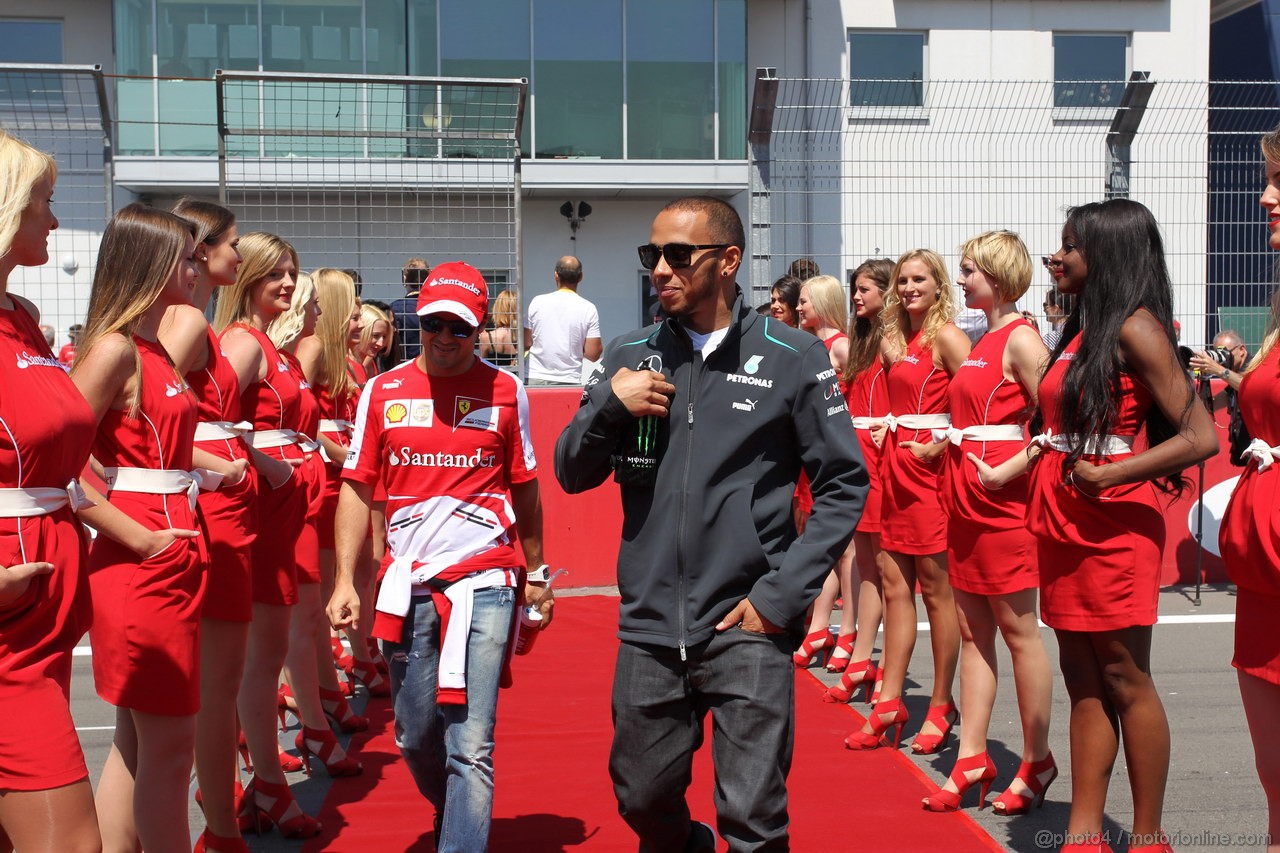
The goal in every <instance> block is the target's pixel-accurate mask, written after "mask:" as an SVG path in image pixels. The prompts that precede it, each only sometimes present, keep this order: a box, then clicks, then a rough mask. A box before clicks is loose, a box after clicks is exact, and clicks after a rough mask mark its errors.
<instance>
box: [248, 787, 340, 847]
mask: <svg viewBox="0 0 1280 853" xmlns="http://www.w3.org/2000/svg"><path fill="white" fill-rule="evenodd" d="M264 800H265V801H267V802H269V803H271V805H270V806H269V807H268V806H265V805H263V801H264ZM291 812H292V813H293V816H292V817H285V815H287V814H290V813H291ZM239 821H240V831H241V832H248V831H249V830H253V831H254V832H256V833H257V834H258V835H261V834H262V828H263V827H264V826H265V827H266V828H267V829H270V828H271V827H272V826H274V827H276V829H278V830H280V834H281V835H282V836H284V837H285V838H314V837H315V836H317V835H319V834H320V821H318V820H316V819H315V818H313V817H311V816H310V815H308V814H304V813H303V811H302V809H300V808H299V807H298V803H297V801H296V800H294V798H293V792H292V791H290V790H289V786H288V785H276V784H273V783H271V782H264V781H262V780H261V779H259V778H258V777H257V776H254V777H253V778H252V779H250V780H249V784H248V785H247V786H245V789H244V805H243V806H241V807H240V817H239Z"/></svg>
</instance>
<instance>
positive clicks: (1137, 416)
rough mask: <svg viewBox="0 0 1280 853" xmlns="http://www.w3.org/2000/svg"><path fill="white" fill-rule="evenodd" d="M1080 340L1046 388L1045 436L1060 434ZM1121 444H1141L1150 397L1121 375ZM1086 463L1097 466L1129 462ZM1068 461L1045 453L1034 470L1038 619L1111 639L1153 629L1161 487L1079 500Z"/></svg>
mask: <svg viewBox="0 0 1280 853" xmlns="http://www.w3.org/2000/svg"><path fill="white" fill-rule="evenodd" d="M1079 348H1080V336H1079V335H1077V336H1076V337H1075V338H1074V339H1073V340H1072V341H1071V343H1069V344H1068V345H1067V347H1066V349H1065V350H1064V351H1063V353H1062V355H1061V356H1059V357H1058V360H1057V361H1055V362H1054V363H1053V365H1052V366H1050V368H1049V370H1048V372H1046V373H1045V375H1044V378H1043V379H1041V380H1040V410H1041V412H1042V413H1043V416H1044V425H1045V427H1046V429H1050V430H1053V433H1054V434H1055V435H1057V434H1060V433H1061V432H1062V431H1063V430H1062V426H1061V421H1060V417H1061V416H1060V407H1061V401H1062V383H1063V379H1064V377H1065V376H1066V373H1067V369H1068V366H1069V365H1070V364H1071V360H1072V358H1074V357H1075V354H1076V352H1077V351H1078V350H1079ZM1116 408H1117V410H1118V413H1117V416H1116V422H1115V424H1114V425H1113V426H1112V428H1111V434H1112V435H1115V436H1122V437H1123V436H1129V437H1132V436H1136V435H1137V434H1138V432H1139V431H1140V430H1141V428H1142V423H1143V420H1144V419H1145V418H1146V415H1147V411H1148V409H1150V408H1151V392H1150V391H1148V390H1147V388H1146V387H1145V386H1143V385H1142V384H1141V383H1140V382H1138V381H1136V380H1135V378H1134V377H1133V376H1131V375H1130V374H1128V373H1121V374H1120V389H1119V398H1118V399H1117V401H1116ZM1126 456H1127V454H1122V455H1119V456H1090V455H1086V456H1084V457H1082V458H1083V459H1084V460H1085V461H1086V462H1091V463H1093V464H1095V465H1106V464H1108V463H1110V462H1116V461H1119V460H1121V459H1124V458H1125V457H1126ZM1062 460H1063V454H1062V453H1061V452H1060V451H1057V450H1054V449H1053V448H1051V447H1047V446H1046V447H1045V448H1044V451H1043V452H1042V453H1041V455H1040V457H1039V458H1038V459H1037V460H1036V462H1035V465H1034V466H1032V469H1031V482H1030V484H1029V489H1030V491H1029V494H1028V512H1027V526H1028V527H1029V528H1030V529H1031V532H1032V533H1033V534H1034V535H1035V537H1036V545H1037V559H1038V562H1039V569H1040V618H1041V619H1043V620H1044V623H1045V624H1046V625H1048V626H1049V627H1050V628H1057V629H1060V630H1064V631H1112V630H1116V629H1119V628H1131V627H1134V626H1137V625H1154V624H1155V622H1156V604H1157V597H1158V594H1159V591H1160V560H1161V553H1162V551H1163V549H1164V541H1165V530H1164V512H1163V509H1162V507H1161V506H1160V504H1159V502H1158V496H1157V492H1156V488H1155V486H1154V485H1153V484H1152V483H1150V482H1142V483H1132V484H1130V485H1127V486H1118V487H1116V488H1114V489H1108V490H1107V491H1105V492H1103V493H1102V494H1101V495H1100V496H1098V497H1091V496H1088V495H1084V494H1082V493H1081V492H1079V491H1078V490H1077V489H1076V488H1075V486H1074V485H1072V484H1071V482H1070V479H1069V478H1067V479H1064V477H1063V474H1062Z"/></svg>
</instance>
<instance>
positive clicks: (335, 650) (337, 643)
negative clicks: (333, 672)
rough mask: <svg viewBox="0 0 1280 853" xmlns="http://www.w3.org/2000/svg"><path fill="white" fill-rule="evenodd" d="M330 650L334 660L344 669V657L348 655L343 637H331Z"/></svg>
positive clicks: (339, 667)
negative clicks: (343, 643)
mask: <svg viewBox="0 0 1280 853" xmlns="http://www.w3.org/2000/svg"><path fill="white" fill-rule="evenodd" d="M329 651H330V653H332V654H333V662H334V664H335V665H336V666H337V667H338V669H342V659H343V658H344V657H346V656H347V647H346V646H344V645H342V638H341V637H334V636H330V637H329Z"/></svg>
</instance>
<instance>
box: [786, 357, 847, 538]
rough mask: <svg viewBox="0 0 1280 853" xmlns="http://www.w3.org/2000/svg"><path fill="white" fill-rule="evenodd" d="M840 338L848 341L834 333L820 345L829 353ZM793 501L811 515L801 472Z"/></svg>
mask: <svg viewBox="0 0 1280 853" xmlns="http://www.w3.org/2000/svg"><path fill="white" fill-rule="evenodd" d="M841 338H844V339H845V340H848V339H849V336H848V335H846V334H845V333H844V332H836V333H835V334H834V335H832V336H831V337H829V338H827V339H826V340H825V341H823V342H822V344H823V346H825V347H826V348H827V352H831V350H832V348H833V347H835V345H836V341H838V340H840V339H841ZM840 390H841V391H844V390H845V389H844V388H841V389H840ZM795 499H796V506H797V507H798V508H799V509H800V511H801V512H803V513H804V514H805V515H806V516H807V515H810V514H812V513H813V492H811V491H810V490H809V476H808V475H807V474H805V472H804V471H803V470H801V471H800V478H799V480H798V481H797V482H796V491H795Z"/></svg>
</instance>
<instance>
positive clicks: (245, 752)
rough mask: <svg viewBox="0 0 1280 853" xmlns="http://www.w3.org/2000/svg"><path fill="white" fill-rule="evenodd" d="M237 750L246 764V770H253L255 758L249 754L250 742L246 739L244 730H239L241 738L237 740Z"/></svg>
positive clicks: (249, 771) (247, 771)
mask: <svg viewBox="0 0 1280 853" xmlns="http://www.w3.org/2000/svg"><path fill="white" fill-rule="evenodd" d="M236 752H238V753H240V761H241V762H242V763H243V764H244V772H245V773H252V772H253V759H252V758H251V757H250V756H249V744H248V743H247V742H246V741H245V739H244V731H243V730H241V731H240V732H239V739H238V740H237V741H236Z"/></svg>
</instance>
